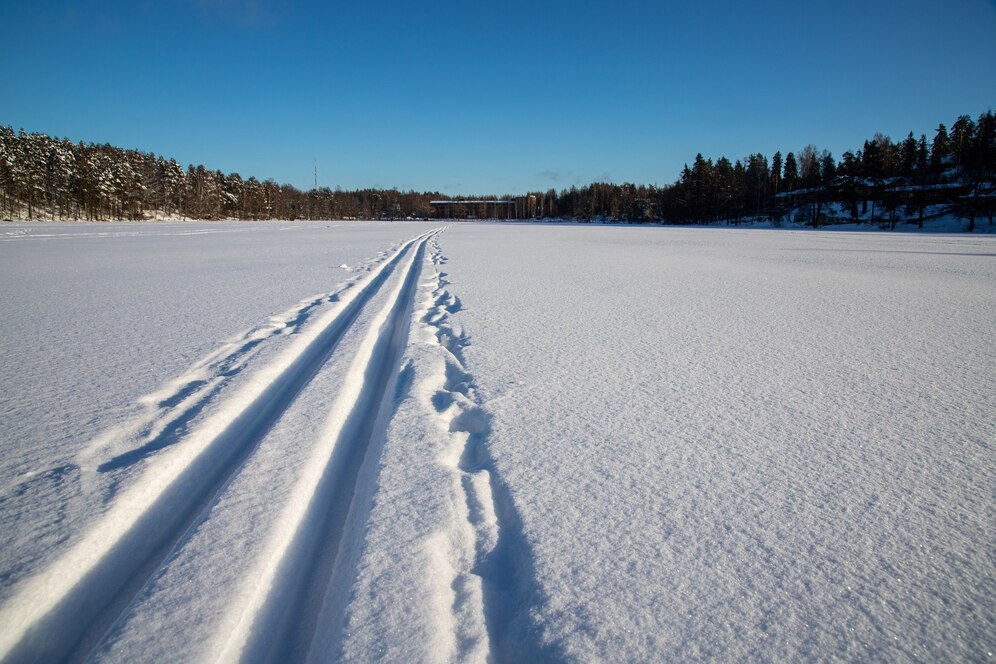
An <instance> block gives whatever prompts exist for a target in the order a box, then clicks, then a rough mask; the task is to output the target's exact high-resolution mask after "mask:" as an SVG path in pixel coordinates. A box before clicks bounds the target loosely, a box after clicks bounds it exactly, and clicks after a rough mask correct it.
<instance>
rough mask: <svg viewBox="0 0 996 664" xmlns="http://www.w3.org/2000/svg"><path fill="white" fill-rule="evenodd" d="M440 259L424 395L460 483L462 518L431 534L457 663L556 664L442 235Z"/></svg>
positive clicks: (427, 303) (428, 302) (427, 308)
mask: <svg viewBox="0 0 996 664" xmlns="http://www.w3.org/2000/svg"><path fill="white" fill-rule="evenodd" d="M432 244H433V250H432V253H431V256H430V258H431V262H432V265H433V270H434V272H435V275H434V277H433V282H434V284H433V286H430V288H431V290H428V289H427V295H426V297H425V299H424V300H423V303H422V308H421V310H420V312H419V313H420V314H421V317H420V319H421V322H422V329H421V330H420V341H421V342H422V343H426V344H430V345H435V346H436V347H437V348H438V351H439V352H438V356H439V357H440V359H441V361H440V362H439V364H437V366H436V370H435V371H431V372H429V373H428V375H427V376H426V378H425V379H424V380H423V381H422V383H421V385H420V386H419V390H418V393H419V395H420V397H421V401H422V403H423V406H424V407H425V409H426V410H427V411H428V412H429V413H430V414H431V416H432V417H434V418H435V419H436V420H437V422H438V425H439V428H440V429H441V432H442V435H443V441H444V442H443V444H442V445H441V447H440V453H439V457H438V461H439V463H441V464H442V465H444V466H446V467H448V468H449V469H451V472H452V475H453V477H454V480H455V481H456V482H458V483H459V485H460V487H461V489H462V492H457V493H458V494H460V493H462V497H463V504H462V505H459V506H457V511H458V512H459V513H460V514H462V516H463V521H462V522H461V523H456V524H453V525H452V527H451V530H450V532H449V533H445V534H439V535H437V536H435V537H432V538H430V540H429V546H430V547H433V548H435V549H436V551H434V554H435V555H434V558H435V559H436V560H437V561H438V563H437V565H436V566H435V567H436V569H437V570H446V571H448V572H449V575H450V578H449V579H448V589H449V592H448V593H446V592H445V591H444V592H443V593H441V594H444V595H445V594H448V595H449V596H450V598H451V600H452V602H451V612H452V614H453V620H452V622H451V629H453V630H454V631H455V633H454V635H453V639H452V648H453V652H452V659H455V660H456V661H462V662H513V661H540V660H544V661H550V660H551V659H554V658H555V657H554V654H553V653H552V652H544V650H545V648H544V647H543V646H542V645H541V644H540V639H539V638H538V634H537V630H536V629H535V628H533V627H531V626H530V625H529V624H528V615H526V614H525V613H524V611H525V610H526V609H527V608H528V607H529V606H530V605H531V603H532V601H533V596H534V595H535V591H534V587H535V581H534V575H533V570H532V554H531V552H530V548H529V546H528V544H527V542H526V540H525V538H524V536H523V533H522V526H521V520H520V518H519V516H518V513H517V511H516V509H515V506H514V504H513V502H512V499H511V496H510V494H509V492H508V489H507V487H506V486H505V484H504V483H503V482H502V480H501V476H500V474H499V472H498V469H497V468H496V465H495V462H494V460H493V458H492V457H491V455H490V452H489V450H488V447H487V444H486V441H487V437H488V434H489V432H490V429H491V417H490V415H489V413H488V412H487V411H486V410H485V408H484V407H482V405H481V400H480V397H479V395H478V393H477V390H476V387H475V384H474V378H473V376H472V375H471V374H470V373H468V372H467V370H466V368H465V365H464V357H463V349H464V348H465V347H466V346H467V345H468V344H469V340H468V338H467V336H466V334H465V333H464V331H463V330H462V329H461V328H460V327H459V325H457V324H454V323H452V322H451V320H450V314H455V313H457V312H458V311H460V310H461V309H462V306H463V305H462V303H461V302H460V299H459V298H457V297H456V296H454V295H453V294H451V293H450V292H449V290H447V288H446V286H447V285H448V284H449V283H450V282H449V281H448V280H447V278H446V277H447V276H448V275H447V273H446V272H443V271H440V269H439V268H440V266H441V265H445V263H446V258H445V256H443V254H442V251H441V249H440V247H439V244H438V242H437V240H436V238H433V240H432Z"/></svg>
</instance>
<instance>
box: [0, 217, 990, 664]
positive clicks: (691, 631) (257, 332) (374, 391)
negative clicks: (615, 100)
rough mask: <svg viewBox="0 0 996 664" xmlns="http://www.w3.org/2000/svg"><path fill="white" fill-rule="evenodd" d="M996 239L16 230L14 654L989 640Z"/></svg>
mask: <svg viewBox="0 0 996 664" xmlns="http://www.w3.org/2000/svg"><path fill="white" fill-rule="evenodd" d="M994 276H996V238H992V237H978V236H959V235H930V236H920V235H911V234H904V235H891V234H878V233H860V234H857V233H835V232H811V231H774V230H771V231H765V230H746V231H737V230H727V229H701V228H699V229H681V228H657V227H654V228H639V227H624V228H620V227H608V226H605V227H590V226H579V225H511V224H509V225H504V224H469V223H459V224H450V225H449V226H448V227H445V228H443V227H442V226H441V225H440V224H432V223H426V224H416V223H393V224H392V223H374V222H364V223H359V222H348V223H347V222H325V223H318V222H311V223H291V222H286V223H279V222H266V223H214V224H211V223H174V224H167V223H157V224H135V223H131V224H4V225H3V227H2V228H0V280H2V281H0V293H2V298H0V315H2V317H3V318H2V320H3V323H2V328H0V332H2V334H0V350H2V353H3V357H4V361H3V362H2V363H0V386H2V388H3V392H4V394H5V398H4V400H3V403H2V405H0V453H2V456H0V527H2V529H3V531H4V533H5V536H6V539H5V544H4V545H3V547H2V549H0V657H4V658H5V659H6V660H9V661H29V660H31V659H32V658H33V657H41V658H44V659H49V660H51V659H60V658H68V659H84V658H86V657H87V656H93V657H94V658H95V659H97V660H100V661H134V660H135V659H136V658H141V659H146V660H149V659H163V658H168V659H174V660H175V659H180V660H205V659H223V660H228V661H236V660H243V661H244V660H253V661H257V660H271V661H272V660H282V661H288V660H299V661H303V660H306V659H310V660H311V661H329V660H346V661H370V660H371V659H375V658H385V659H387V660H389V661H432V662H435V661H439V662H444V661H451V660H457V661H487V660H489V659H490V660H492V661H648V662H649V661H662V660H663V661H705V660H707V661H714V660H720V661H731V662H734V661H735V662H740V661H745V660H749V661H755V660H756V661H770V660H773V659H777V660H792V661H797V660H813V659H848V660H856V659H857V660H873V661H917V660H928V661H951V660H962V661H965V660H968V661H990V660H991V658H992V652H993V650H994V648H996V643H994V641H996V624H994V623H996V617H994V614H993V611H992V597H993V596H994V594H996V580H994V570H996V541H994V536H993V523H996V502H994V497H996V481H994V477H996V473H994V466H996V456H994V450H993V447H994V442H996V441H994V432H996V390H994V389H993V381H992V376H994V375H996V354H994V352H993V344H992V331H993V329H994V325H996V288H994V283H996V281H994Z"/></svg>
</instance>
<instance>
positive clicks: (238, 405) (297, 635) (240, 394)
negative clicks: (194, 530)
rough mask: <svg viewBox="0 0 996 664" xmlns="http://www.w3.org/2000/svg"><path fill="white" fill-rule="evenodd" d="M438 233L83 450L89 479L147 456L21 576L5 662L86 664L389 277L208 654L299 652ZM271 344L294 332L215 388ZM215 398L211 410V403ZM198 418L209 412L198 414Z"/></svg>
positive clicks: (146, 404)
mask: <svg viewBox="0 0 996 664" xmlns="http://www.w3.org/2000/svg"><path fill="white" fill-rule="evenodd" d="M436 233H438V230H434V231H430V232H428V233H424V234H422V235H419V236H417V237H415V238H413V239H411V240H409V241H408V242H406V243H403V244H402V245H401V246H400V247H398V248H396V249H395V250H393V251H391V252H382V253H380V254H378V257H377V258H376V259H374V260H373V261H371V262H370V263H368V264H366V265H365V266H361V267H360V268H355V269H356V270H357V271H360V272H361V274H360V276H358V277H357V278H355V279H353V280H352V281H350V282H347V283H346V284H345V285H344V286H343V287H342V288H340V289H339V290H337V291H335V292H333V293H329V294H326V295H322V296H318V297H313V298H309V299H307V300H303V301H302V302H300V303H299V304H298V306H296V307H295V308H293V309H292V310H290V311H288V312H286V313H285V314H283V315H280V316H275V317H272V318H271V319H270V320H269V321H268V322H267V323H265V324H264V325H262V326H260V327H258V328H255V329H253V330H250V331H249V332H247V333H245V334H243V335H240V336H239V337H237V338H235V339H233V340H232V341H230V342H228V343H226V344H224V345H223V346H222V347H221V348H219V349H218V350H217V351H216V352H214V353H212V354H210V355H209V356H208V357H206V358H204V359H203V360H202V361H201V362H199V363H197V364H196V365H195V366H194V367H192V368H191V370H190V371H188V372H187V373H186V374H184V375H183V376H181V377H179V378H177V379H176V380H174V381H171V382H170V383H169V384H167V385H166V386H164V387H163V389H161V390H159V391H158V392H156V393H154V394H151V395H148V396H147V397H145V398H143V399H142V401H141V406H142V412H141V413H140V414H139V415H137V416H136V417H134V418H132V420H130V421H129V422H128V423H126V424H125V425H122V426H121V427H118V428H116V429H115V430H113V431H111V432H108V434H106V435H105V436H102V437H101V438H100V439H98V440H96V441H94V442H93V443H92V444H91V445H90V446H89V447H88V448H87V449H86V450H85V451H84V452H83V453H82V454H81V455H80V463H79V466H80V467H81V468H83V469H84V471H85V472H89V473H102V472H113V471H115V470H119V469H122V468H125V467H127V466H131V465H133V464H136V463H138V462H140V461H143V460H145V459H146V457H149V456H150V455H152V454H153V453H155V458H154V459H149V463H148V467H147V468H145V469H144V473H143V474H142V475H140V476H138V477H137V479H136V480H135V481H134V482H131V483H130V484H129V485H128V487H127V488H126V489H124V490H122V491H121V492H120V494H118V495H115V496H113V500H112V501H111V503H110V504H109V506H108V507H107V509H106V511H105V512H104V514H103V515H102V516H101V517H99V518H98V519H97V520H96V521H95V522H94V523H93V524H92V525H91V526H90V527H89V528H88V529H87V530H86V531H85V532H83V533H81V535H80V536H79V537H78V539H77V540H76V541H75V543H74V544H72V545H70V546H68V547H67V548H66V550H65V551H64V552H63V553H62V554H61V556H60V557H58V558H57V559H55V560H54V561H53V562H52V563H51V564H50V565H49V566H48V567H47V568H45V569H43V570H41V571H40V572H38V573H36V574H35V575H33V576H30V577H28V578H26V579H24V580H23V581H22V582H21V583H19V584H18V586H17V587H16V588H15V590H14V593H13V594H12V596H11V598H10V599H9V601H7V602H6V603H5V604H4V606H2V607H0V659H2V660H3V661H8V662H28V661H78V660H82V659H84V658H86V657H87V655H88V654H89V653H90V652H91V651H92V650H93V649H94V648H95V647H96V646H97V645H98V644H99V642H100V639H101V637H102V635H103V634H104V633H105V632H106V631H107V630H108V629H109V628H111V627H112V626H113V625H114V623H115V621H116V620H117V618H118V616H119V615H121V613H122V612H123V611H125V610H126V609H127V607H128V605H129V603H130V602H131V599H132V598H133V597H134V596H135V595H136V594H137V593H139V592H140V591H141V589H142V588H143V586H144V585H145V583H146V582H147V581H148V580H149V579H150V578H152V577H153V576H154V575H155V574H156V571H157V569H158V568H159V566H160V565H161V564H162V562H163V561H164V560H165V559H167V558H168V556H169V555H170V552H171V551H174V550H176V549H177V548H179V547H181V546H182V545H183V542H184V540H185V538H186V536H187V533H188V530H189V529H190V528H191V527H192V526H193V525H195V524H196V523H198V521H199V520H200V519H201V518H202V516H203V515H204V514H206V513H207V512H208V511H209V510H210V507H211V505H212V504H213V502H214V501H215V500H216V499H217V497H218V495H219V494H220V493H221V492H222V491H224V489H225V487H226V486H227V485H228V483H229V482H230V481H231V479H232V478H233V477H234V476H235V475H237V474H238V472H239V470H240V468H241V466H242V464H243V463H244V462H245V460H246V459H247V458H248V457H249V456H250V455H252V453H253V451H254V449H255V447H256V446H257V445H258V443H259V442H260V440H261V439H262V437H263V436H264V435H265V434H266V432H267V431H268V430H270V428H272V427H273V426H274V425H275V423H276V422H278V421H279V420H280V418H281V417H282V415H283V413H285V412H286V411H287V410H288V408H289V407H290V405H291V404H292V403H294V400H295V399H296V398H297V396H298V395H299V394H300V393H301V391H302V390H303V389H304V387H305V386H306V385H308V384H309V382H310V381H311V379H312V378H313V377H314V376H315V375H316V374H317V372H318V371H319V370H320V369H321V368H322V366H323V365H324V364H325V363H326V362H327V360H328V359H329V357H330V356H331V355H332V354H333V353H334V352H335V349H336V346H337V344H338V341H339V340H340V339H341V338H342V336H343V335H344V334H345V333H346V331H348V330H349V329H350V327H351V325H352V324H353V322H354V321H355V320H356V319H357V317H358V315H359V313H360V311H362V310H363V309H364V307H365V306H366V304H367V303H368V302H369V301H370V300H371V299H372V298H373V297H374V295H375V294H376V293H377V292H379V291H380V290H381V289H382V288H383V287H384V286H385V284H387V283H389V280H390V279H392V278H394V275H395V274H396V273H399V274H400V276H399V277H397V282H396V285H395V286H394V287H393V290H392V291H391V296H390V297H389V299H388V303H387V304H386V305H385V307H384V309H383V310H382V311H380V312H379V313H378V314H377V316H376V317H375V319H374V321H373V322H372V323H371V324H370V326H369V328H368V330H367V332H366V334H365V336H364V338H363V341H362V343H361V345H360V347H359V349H358V350H357V354H356V356H355V357H354V359H353V362H352V365H351V368H350V371H349V374H348V378H347V380H346V381H345V383H344V384H343V385H342V386H341V394H339V395H338V396H337V398H336V401H335V404H334V406H333V408H332V412H331V413H329V416H328V419H327V421H326V425H325V428H324V429H323V430H322V431H321V432H320V434H319V443H320V444H319V445H317V446H316V448H315V456H314V457H313V458H312V459H310V461H311V462H310V463H309V464H308V466H307V468H308V470H307V472H306V473H305V475H304V476H303V477H301V478H299V480H298V481H297V483H296V484H295V486H294V488H293V492H292V499H291V500H290V501H289V502H288V504H287V505H286V506H285V507H284V508H283V512H282V514H281V518H280V520H279V525H278V526H277V529H276V532H273V533H271V534H269V535H266V537H268V542H269V544H268V546H267V547H266V553H265V555H264V556H263V557H262V558H261V559H260V561H258V567H257V569H254V570H253V571H252V573H251V574H249V575H247V576H246V577H245V579H246V583H247V584H248V586H247V588H244V589H243V590H242V592H241V594H240V597H246V598H248V599H247V601H245V602H236V603H233V611H235V610H237V613H232V614H230V615H229V616H227V617H226V618H225V619H224V620H223V626H225V627H228V628H230V629H228V630H221V631H220V632H219V634H221V635H222V638H223V639H224V642H223V643H221V645H220V648H219V649H217V651H216V652H214V653H212V654H213V655H215V656H217V657H219V658H220V659H223V660H226V661H234V660H239V661H243V660H251V661H267V660H286V659H288V658H290V659H294V660H301V659H303V657H304V655H305V654H306V653H307V649H308V647H309V645H310V636H311V634H310V632H311V631H313V630H314V629H315V623H316V620H317V617H318V608H319V607H320V606H321V603H322V602H323V600H324V601H325V602H326V603H327V602H328V601H329V598H328V597H327V596H326V587H325V586H324V585H323V584H322V580H323V579H324V581H325V582H329V583H330V582H331V579H332V576H331V573H330V571H329V570H331V569H332V568H333V565H334V564H335V563H336V560H337V559H338V558H349V557H350V556H352V557H355V554H350V555H349V556H339V555H338V553H337V552H338V550H339V548H340V544H342V545H344V546H343V548H344V549H349V548H350V546H352V547H353V548H354V549H355V548H356V546H357V545H356V544H355V541H356V540H357V539H358V538H361V537H362V533H357V532H352V531H355V530H356V528H357V526H356V524H355V523H353V524H350V523H349V521H348V519H347V516H349V514H350V512H351V511H353V502H354V500H353V495H354V492H358V491H359V488H358V487H357V483H358V482H367V483H370V482H371V479H370V478H369V477H366V476H364V473H363V472H362V470H361V467H362V466H363V465H364V463H363V462H364V459H365V457H367V456H375V454H368V453H375V452H376V442H375V441H376V440H377V439H378V430H379V429H382V428H383V427H384V426H385V422H386V418H388V417H389V416H390V414H391V413H390V402H391V401H392V399H391V395H392V390H393V389H394V385H395V383H396V381H397V377H398V371H399V366H398V364H399V362H400V357H401V352H402V350H403V348H404V345H405V343H406V340H407V334H408V328H409V325H408V322H409V316H410V312H411V308H412V305H413V299H414V293H415V287H416V285H417V283H418V277H419V273H420V266H421V263H422V257H423V254H424V251H425V245H426V243H427V242H428V241H429V239H430V238H431V237H433V236H434V235H435V234H436ZM363 267H365V269H363ZM326 305H328V306H327V307H326ZM323 309H327V310H326V311H324V313H323V312H322V310H323ZM306 322H307V323H308V324H307V325H305V323H306ZM277 335H294V336H293V338H292V339H290V340H289V341H288V343H287V344H286V346H285V347H284V348H283V349H282V350H281V351H280V352H279V353H278V354H276V355H275V356H274V357H273V358H272V359H271V360H270V361H269V363H268V364H265V365H264V366H262V367H261V368H259V369H257V370H254V372H253V373H251V374H247V377H246V378H245V380H243V381H241V382H240V383H239V384H238V385H237V386H236V387H237V389H233V390H231V392H232V394H230V395H228V394H227V393H225V392H224V391H222V387H223V386H224V385H225V384H226V383H227V382H228V381H229V380H230V379H231V378H232V377H233V376H235V375H237V374H238V373H239V372H241V371H242V369H244V368H245V367H246V365H247V364H248V362H249V359H250V358H251V357H252V356H253V355H254V353H255V352H256V350H257V348H258V347H259V346H260V344H262V343H263V342H265V341H267V340H268V339H271V338H273V337H275V336H277ZM216 396H217V397H220V399H221V402H220V403H219V404H218V405H217V408H214V409H212V410H210V411H208V410H207V409H205V405H206V404H207V403H208V402H210V401H211V400H212V399H214V398H215V397H216ZM202 411H204V413H205V415H204V416H203V417H201V418H196V417H195V416H197V415H198V414H200V413H201V412H202ZM371 413H372V415H371ZM188 429H189V430H188ZM128 443H131V446H130V447H127V448H126V447H125V446H126V444H128ZM108 455H109V456H110V458H108ZM102 458H103V459H104V460H103V461H101V460H100V459H102ZM366 465H367V466H369V465H370V464H366ZM367 475H369V473H367ZM374 479H375V478H374ZM353 521H354V522H355V521H356V519H355V518H354V519H353ZM359 527H360V528H362V524H360V526H359ZM350 529H352V531H351V530H350ZM347 562H348V560H347ZM343 564H345V563H343ZM330 592H331V593H332V594H333V595H334V593H335V590H334V589H333V590H332V591H330ZM302 598H303V600H302ZM301 625H304V627H303V628H302V627H301Z"/></svg>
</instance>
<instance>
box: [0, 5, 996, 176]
mask: <svg viewBox="0 0 996 664" xmlns="http://www.w3.org/2000/svg"><path fill="white" fill-rule="evenodd" d="M0 31H2V34H0V55H2V61H3V62H4V63H5V65H6V66H5V67H4V76H3V83H2V85H0V124H9V125H12V126H13V127H14V128H15V129H18V128H22V127H23V128H24V129H25V130H27V131H29V132H31V131H41V132H45V133H48V134H53V135H57V136H65V137H68V138H70V139H72V140H81V139H82V140H85V141H94V142H99V143H104V142H107V143H111V144H114V145H118V146H121V147H128V148H138V149H141V150H143V151H150V152H155V153H157V154H163V155H165V156H171V157H175V158H176V159H177V160H178V161H180V162H181V163H183V164H184V165H186V164H189V163H193V164H200V163H203V164H204V165H205V166H207V167H208V168H212V169H220V170H223V171H225V172H231V171H238V172H239V173H241V174H242V175H243V176H245V177H248V176H249V175H255V176H256V177H258V178H260V179H265V178H270V177H272V178H274V179H275V180H277V181H278V182H287V183H290V184H293V185H295V186H297V187H300V188H310V187H311V185H312V159H313V158H317V159H318V170H319V173H318V174H319V184H320V185H321V186H331V187H335V186H337V185H338V186H342V187H343V188H345V189H352V188H357V187H366V186H379V187H398V188H401V189H409V188H413V189H418V190H439V191H442V192H444V193H449V194H456V193H465V194H484V193H494V194H502V193H516V192H521V191H525V190H527V189H546V188H549V187H555V188H557V189H560V188H563V187H567V186H570V185H571V184H586V183H588V182H591V181H594V180H607V181H612V182H617V183H621V182H627V181H628V182H637V183H645V184H666V183H670V182H672V181H674V179H675V178H676V177H677V176H678V173H679V171H680V169H681V167H682V165H683V164H684V163H686V162H688V163H690V162H691V161H692V160H693V158H694V156H695V153H696V152H702V153H703V154H704V155H705V156H707V157H713V158H715V157H718V156H720V155H724V154H725V155H726V156H728V157H730V158H731V159H737V158H742V157H744V156H746V155H747V154H749V153H751V152H762V153H764V154H765V155H768V156H769V157H770V155H771V154H773V153H774V152H775V150H781V151H782V152H783V153H785V152H788V151H790V150H793V151H794V150H798V149H799V148H801V147H802V146H804V145H806V144H808V143H814V144H815V145H816V146H817V147H818V148H826V149H829V150H831V151H832V152H833V153H834V155H835V156H837V157H839V156H840V154H841V152H842V151H844V150H846V149H851V148H855V147H860V145H861V142H862V141H863V140H864V139H866V138H870V137H871V136H872V134H874V133H875V132H877V131H881V132H882V133H884V134H887V135H890V136H892V138H893V139H901V138H903V137H905V135H906V132H908V131H910V130H912V131H914V132H916V133H917V134H919V133H921V132H923V133H926V134H927V135H928V137H931V136H932V135H933V130H934V128H935V127H936V126H937V123H938V122H944V123H946V124H948V125H950V123H951V122H952V121H953V120H954V119H955V118H956V117H957V116H958V115H960V114H963V113H968V114H970V115H972V117H973V118H975V117H977V116H978V114H979V113H980V112H982V111H985V110H987V109H989V108H996V2H994V1H993V0H949V1H947V2H941V1H937V2H931V1H928V0H895V1H885V0H867V1H852V0H837V1H833V2H788V1H785V2H778V1H773V0H758V1H756V2H715V1H712V0H698V1H697V0H686V1H685V2H681V3H677V2H669V1H664V0H657V1H653V0H643V1H634V0H615V1H614V2H590V1H588V0H550V1H544V0H533V1H531V2H523V1H521V0H507V1H505V2H490V1H489V2H484V1H482V0H444V1H433V0H426V1H425V2H411V1H405V2H401V1H389V0H349V1H347V2H343V1H340V0H330V1H328V2H291V1H289V0H287V1H284V0H102V1H101V0H76V1H63V2H57V1H46V0H37V1H27V0H25V1H20V0H8V1H6V2H2V3H0Z"/></svg>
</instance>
